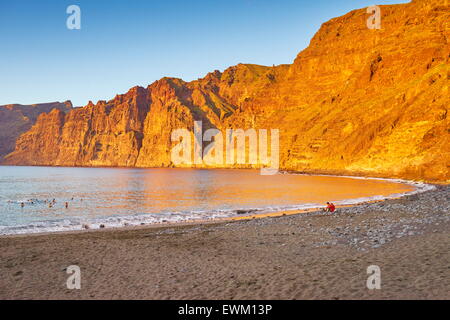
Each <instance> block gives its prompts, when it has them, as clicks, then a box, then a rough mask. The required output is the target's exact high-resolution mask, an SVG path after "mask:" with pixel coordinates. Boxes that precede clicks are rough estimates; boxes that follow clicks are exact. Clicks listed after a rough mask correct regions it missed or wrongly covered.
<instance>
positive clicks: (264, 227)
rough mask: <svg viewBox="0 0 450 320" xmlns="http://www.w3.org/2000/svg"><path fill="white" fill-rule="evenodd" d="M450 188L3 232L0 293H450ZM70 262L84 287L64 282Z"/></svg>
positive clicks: (89, 296) (203, 295) (152, 295)
mask: <svg viewBox="0 0 450 320" xmlns="http://www.w3.org/2000/svg"><path fill="white" fill-rule="evenodd" d="M449 190H450V188H449V186H436V189H435V190H432V191H427V192H424V193H422V194H418V195H412V196H407V197H404V198H401V199H395V200H387V201H383V202H376V203H367V204H361V205H357V206H354V207H347V208H339V209H338V211H337V212H336V213H332V214H329V213H324V212H319V211H316V212H309V213H302V214H298V215H287V216H280V217H266V218H263V219H250V220H239V221H216V222H209V223H202V224H198V223H197V224H178V225H167V226H150V227H149V226H146V227H139V228H125V229H103V230H96V231H89V230H88V231H83V232H73V233H59V234H42V235H29V236H23V235H21V236H2V237H0V299H450V250H449V249H450V202H449V200H450V199H449ZM70 265H78V266H79V267H80V268H81V289H80V290H69V289H67V288H66V280H67V278H68V276H69V275H68V274H67V273H66V268H67V267H68V266H70ZM369 265H378V266H379V267H380V269H381V289H380V290H368V289H367V287H366V280H367V278H368V276H369V275H368V274H367V267H368V266H369Z"/></svg>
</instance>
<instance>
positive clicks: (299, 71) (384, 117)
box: [5, 0, 450, 182]
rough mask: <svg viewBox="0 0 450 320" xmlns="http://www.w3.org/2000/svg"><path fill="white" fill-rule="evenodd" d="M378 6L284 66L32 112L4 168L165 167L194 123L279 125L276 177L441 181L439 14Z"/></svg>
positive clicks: (233, 70)
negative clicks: (176, 138) (174, 138)
mask: <svg viewBox="0 0 450 320" xmlns="http://www.w3.org/2000/svg"><path fill="white" fill-rule="evenodd" d="M444 2H445V1H444ZM380 7H381V16H382V20H381V27H382V29H381V30H369V29H368V28H367V26H366V20H367V18H368V16H369V15H368V14H367V13H366V10H365V9H361V10H355V11H352V12H350V13H348V14H346V15H345V16H342V17H339V18H335V19H332V20H330V21H329V22H327V23H325V24H323V25H322V27H321V29H320V30H319V32H318V33H317V34H316V35H315V36H314V38H313V39H312V41H311V44H310V46H309V47H308V48H307V49H305V50H304V51H302V52H301V53H300V54H299V55H298V56H297V58H296V59H295V61H294V63H293V64H292V65H280V66H275V67H263V66H257V65H244V64H239V65H237V66H234V67H230V68H228V69H227V70H225V71H224V72H223V73H220V72H218V71H215V72H212V73H210V74H208V75H207V76H206V77H205V78H203V79H200V80H197V81H192V82H184V81H182V80H180V79H173V78H163V79H161V80H159V81H156V82H154V83H153V84H151V85H150V86H148V87H147V88H141V87H135V88H132V89H130V91H129V92H127V93H126V94H124V95H118V96H116V98H114V99H113V100H111V101H108V102H104V101H101V102H98V103H97V104H96V105H94V104H92V103H90V104H88V105H87V106H85V107H83V108H78V109H72V110H70V111H69V112H67V113H64V112H63V111H60V110H53V111H52V112H50V113H49V114H42V115H41V116H40V117H39V119H38V120H37V122H36V124H35V125H34V126H33V127H32V128H31V129H30V130H29V131H28V132H26V133H24V134H23V135H22V136H21V137H20V138H19V139H18V140H17V143H16V149H15V150H14V152H12V153H11V154H9V155H8V156H7V157H6V161H5V163H7V164H17V165H25V164H26V165H67V166H137V167H153V166H171V165H172V162H171V153H170V150H171V148H172V147H173V144H172V142H171V141H170V137H171V132H172V130H174V129H177V128H189V129H192V127H193V122H194V120H201V121H202V122H203V128H204V129H207V128H218V129H219V130H225V128H243V129H247V128H255V129H259V128H265V129H271V128H276V129H279V132H280V164H281V168H283V169H292V170H300V171H307V172H323V173H337V174H366V175H371V176H386V177H403V178H411V179H424V180H427V181H441V182H445V181H447V182H448V180H449V179H450V173H449V172H450V171H449V165H450V147H449V145H450V144H449V129H450V126H449V120H448V116H447V113H448V106H449V102H450V99H449V96H450V95H449V92H448V85H449V79H450V67H449V57H450V45H449V42H448V41H449V34H450V24H449V21H450V7H449V6H448V4H447V5H444V4H443V1H441V0H416V1H414V2H412V3H409V4H402V5H393V6H380Z"/></svg>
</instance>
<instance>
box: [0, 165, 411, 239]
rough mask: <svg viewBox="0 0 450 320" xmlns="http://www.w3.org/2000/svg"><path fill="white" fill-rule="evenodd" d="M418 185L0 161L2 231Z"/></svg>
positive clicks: (297, 205)
mask: <svg viewBox="0 0 450 320" xmlns="http://www.w3.org/2000/svg"><path fill="white" fill-rule="evenodd" d="M413 190H415V188H414V187H413V186H411V185H406V184H400V183H394V182H391V181H383V180H367V179H351V178H345V177H329V176H305V175H290V174H278V175H274V176H263V175H260V174H259V171H258V170H199V169H122V168H59V167H8V166H3V167H1V166H0V234H12V233H34V232H48V231H62V230H79V229H82V225H83V224H89V225H90V227H91V228H98V227H99V226H100V225H101V224H104V225H105V227H117V226H124V225H141V224H148V223H160V222H175V221H185V220H194V219H211V218H217V217H232V216H237V215H238V210H244V209H245V210H256V212H253V213H265V212H272V211H280V210H290V209H292V210H294V209H303V208H311V207H317V206H323V205H324V203H325V202H326V201H333V202H335V203H337V204H344V203H352V202H357V201H362V200H370V199H380V198H383V197H388V196H396V195H398V194H403V193H407V192H411V191H413ZM53 199H55V202H54V203H53V205H51V206H50V205H49V203H50V202H53ZM66 202H67V203H68V208H66V207H65V203H66ZM22 203H23V207H22Z"/></svg>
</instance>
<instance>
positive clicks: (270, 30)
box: [0, 0, 409, 106]
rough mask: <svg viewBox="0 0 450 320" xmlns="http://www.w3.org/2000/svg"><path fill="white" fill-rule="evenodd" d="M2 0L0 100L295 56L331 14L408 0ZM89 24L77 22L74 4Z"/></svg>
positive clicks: (85, 97)
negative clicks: (74, 25)
mask: <svg viewBox="0 0 450 320" xmlns="http://www.w3.org/2000/svg"><path fill="white" fill-rule="evenodd" d="M376 1H377V2H376V3H374V1H373V0H270V1H269V0H207V1H205V0H172V1H170V0H127V1H125V0H78V1H75V0H70V1H65V0H14V1H13V0H0V105H2V104H10V103H22V104H32V103H41V102H51V101H65V100H72V102H73V103H74V105H75V106H81V105H85V104H87V102H88V101H89V100H92V101H94V103H95V102H96V101H97V100H109V99H111V98H113V97H114V96H115V94H117V93H125V92H126V91H127V90H128V89H129V88H131V87H133V86H135V85H140V86H147V85H148V84H150V83H152V82H153V81H155V80H158V79H160V78H162V77H164V76H170V77H179V78H182V79H184V80H187V81H190V80H193V79H197V78H201V77H203V76H204V75H205V74H206V73H208V72H210V71H213V70H216V69H218V70H221V71H223V70H224V69H225V68H227V67H229V66H232V65H235V64H238V63H255V64H262V65H272V64H275V65H277V64H282V63H292V61H293V60H294V58H295V56H296V55H297V53H298V52H300V51H301V50H302V49H304V48H305V47H306V46H307V45H308V44H309V41H310V39H311V37H312V36H313V35H314V33H315V32H316V31H317V30H318V29H319V27H320V25H321V24H322V23H323V22H325V21H327V20H329V19H330V18H333V17H337V16H340V15H343V14H345V13H347V12H348V11H351V10H353V9H357V8H363V7H367V6H369V5H372V4H393V3H405V2H409V1H407V0H376ZM72 4H75V5H78V6H79V7H80V8H81V29H80V30H69V29H68V28H67V27H66V20H67V18H68V17H69V14H67V13H66V9H67V7H68V6H69V5H72Z"/></svg>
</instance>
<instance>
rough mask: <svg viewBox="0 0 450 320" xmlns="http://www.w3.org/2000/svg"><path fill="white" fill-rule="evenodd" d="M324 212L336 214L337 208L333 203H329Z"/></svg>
mask: <svg viewBox="0 0 450 320" xmlns="http://www.w3.org/2000/svg"><path fill="white" fill-rule="evenodd" d="M324 210H325V212H334V210H336V206H335V205H334V204H333V203H329V202H327V207H326V208H325V209H324Z"/></svg>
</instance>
